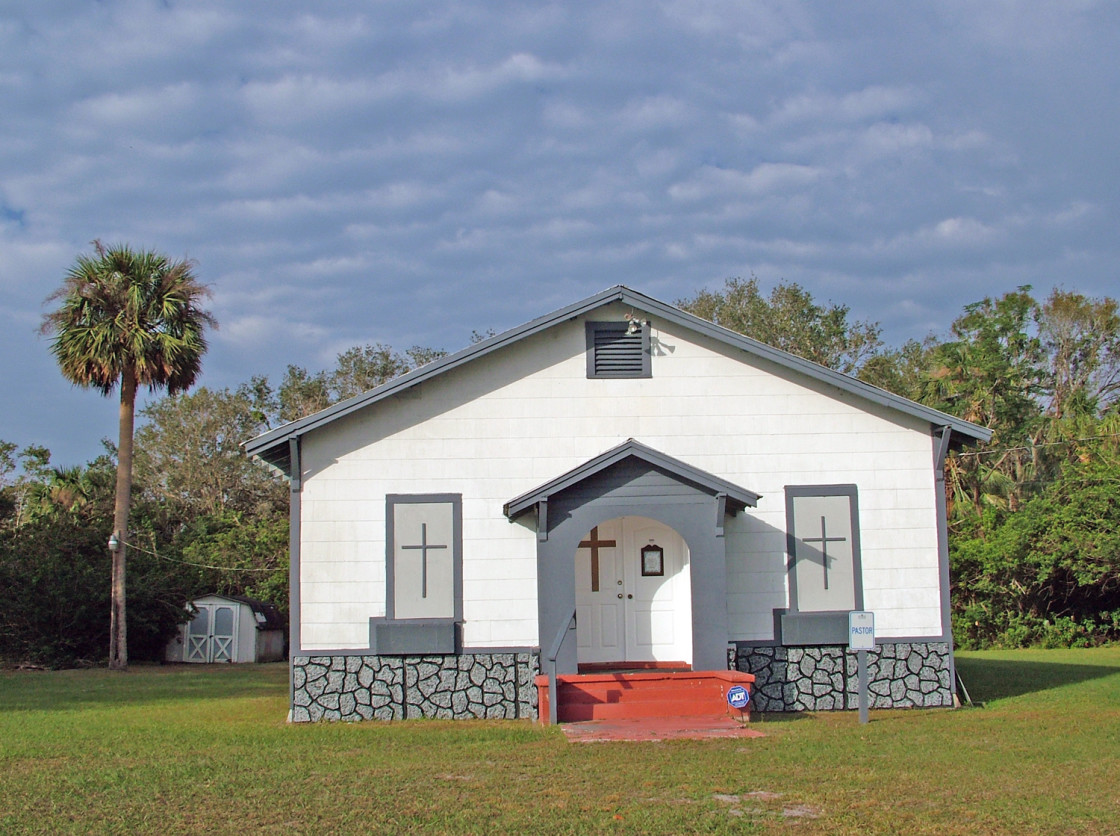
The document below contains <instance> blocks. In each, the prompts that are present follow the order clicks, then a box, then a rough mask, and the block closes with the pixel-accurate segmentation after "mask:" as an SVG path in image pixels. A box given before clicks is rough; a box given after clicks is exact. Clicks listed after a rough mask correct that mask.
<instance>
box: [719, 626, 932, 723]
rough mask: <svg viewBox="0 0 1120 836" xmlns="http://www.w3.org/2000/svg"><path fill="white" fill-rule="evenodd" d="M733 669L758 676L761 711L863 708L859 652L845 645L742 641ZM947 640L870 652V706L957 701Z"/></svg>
mask: <svg viewBox="0 0 1120 836" xmlns="http://www.w3.org/2000/svg"><path fill="white" fill-rule="evenodd" d="M735 668H736V669H737V670H740V671H744V672H746V673H752V674H754V676H755V684H754V688H753V690H752V692H751V702H752V704H753V706H754V708H755V710H757V711H832V710H836V709H849V710H850V709H855V708H858V707H859V681H858V679H857V676H856V654H855V652H854V651H849V650H848V649H847V647H843V646H828V647H767V646H757V647H751V646H746V645H739V646H738V648H737V649H736V651H735ZM949 670H950V669H949V645H948V643H947V642H898V643H885V642H884V643H882V644H879V645H876V647H875V649H874V650H868V651H867V677H868V691H869V692H870V699H871V707H872V708H938V707H946V708H947V707H951V706H952V705H953V690H952V683H951V682H950V676H949Z"/></svg>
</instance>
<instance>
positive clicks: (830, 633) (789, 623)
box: [778, 611, 848, 647]
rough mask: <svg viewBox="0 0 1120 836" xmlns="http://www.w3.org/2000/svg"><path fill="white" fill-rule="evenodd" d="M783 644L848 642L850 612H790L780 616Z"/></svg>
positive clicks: (779, 623)
mask: <svg viewBox="0 0 1120 836" xmlns="http://www.w3.org/2000/svg"><path fill="white" fill-rule="evenodd" d="M778 626H779V627H780V628H781V631H780V633H779V634H778V635H780V636H781V641H782V644H784V645H786V646H787V647H797V646H801V645H828V644H847V643H848V613H847V612H846V611H845V612H805V613H798V612H790V613H783V614H781V615H779V616H778Z"/></svg>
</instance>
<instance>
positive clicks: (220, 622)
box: [184, 604, 237, 662]
mask: <svg viewBox="0 0 1120 836" xmlns="http://www.w3.org/2000/svg"><path fill="white" fill-rule="evenodd" d="M236 646H237V610H236V608H235V607H233V606H232V605H231V604H199V605H198V615H196V616H195V617H194V620H193V621H191V623H190V624H189V625H188V626H187V646H186V651H185V653H186V658H185V659H184V661H186V662H232V661H233V657H234V652H235V649H236Z"/></svg>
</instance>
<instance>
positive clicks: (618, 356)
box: [587, 322, 650, 377]
mask: <svg viewBox="0 0 1120 836" xmlns="http://www.w3.org/2000/svg"><path fill="white" fill-rule="evenodd" d="M626 326H627V324H626V323H625V322H589V323H587V349H588V355H589V356H588V358H587V360H588V362H587V374H588V377H649V376H650V364H649V349H648V345H649V339H648V337H647V335H646V333H645V329H644V328H643V329H642V330H641V331H639V332H638V333H637V334H628V333H627V332H626Z"/></svg>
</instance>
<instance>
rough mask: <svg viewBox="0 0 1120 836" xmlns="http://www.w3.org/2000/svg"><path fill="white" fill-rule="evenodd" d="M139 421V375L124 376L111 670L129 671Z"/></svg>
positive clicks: (129, 371)
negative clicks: (128, 604) (129, 571)
mask: <svg viewBox="0 0 1120 836" xmlns="http://www.w3.org/2000/svg"><path fill="white" fill-rule="evenodd" d="M135 419H136V374H135V372H134V371H133V370H132V369H131V368H127V369H125V370H124V372H123V373H122V374H121V412H120V440H119V442H118V445H117V491H116V498H115V504H114V509H113V531H114V533H115V534H116V535H117V540H118V542H119V545H118V546H117V549H116V551H111V555H112V558H113V587H112V592H111V616H110V619H109V670H111V671H124V670H128V633H127V629H126V620H125V583H124V580H125V563H126V559H127V555H128V512H129V508H130V505H131V501H132V430H133V425H134V423H135Z"/></svg>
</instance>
